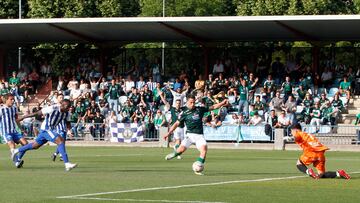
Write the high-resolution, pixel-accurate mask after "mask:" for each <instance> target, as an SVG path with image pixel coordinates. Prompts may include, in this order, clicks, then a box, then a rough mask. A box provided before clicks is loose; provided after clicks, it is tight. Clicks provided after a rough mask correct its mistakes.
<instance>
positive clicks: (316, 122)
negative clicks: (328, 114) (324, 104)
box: [310, 102, 322, 130]
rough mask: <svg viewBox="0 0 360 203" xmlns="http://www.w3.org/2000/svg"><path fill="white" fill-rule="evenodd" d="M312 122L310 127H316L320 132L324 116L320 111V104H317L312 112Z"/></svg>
mask: <svg viewBox="0 0 360 203" xmlns="http://www.w3.org/2000/svg"><path fill="white" fill-rule="evenodd" d="M310 115H311V121H310V125H311V126H316V127H317V128H316V129H317V130H319V127H320V124H321V116H322V112H321V109H320V102H316V103H315V106H314V108H313V109H312V110H311V113H310Z"/></svg>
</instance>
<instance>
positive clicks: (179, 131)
mask: <svg viewBox="0 0 360 203" xmlns="http://www.w3.org/2000/svg"><path fill="white" fill-rule="evenodd" d="M164 95H165V94H164V93H160V98H161V101H162V102H163V103H164V104H165V106H166V109H167V110H168V111H170V113H171V121H170V125H174V124H175V122H176V121H177V120H178V118H179V116H180V114H181V112H182V110H183V109H184V108H182V107H181V100H180V99H177V100H176V101H175V107H173V106H171V105H170V103H169V102H168V101H166V99H165V96H164ZM184 127H185V126H184V124H181V123H180V125H179V126H178V127H177V128H176V129H175V131H174V134H173V138H174V140H175V145H174V151H176V150H177V148H179V147H180V143H181V141H182V140H184ZM177 158H178V159H181V156H177Z"/></svg>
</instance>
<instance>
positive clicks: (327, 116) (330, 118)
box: [321, 102, 338, 125]
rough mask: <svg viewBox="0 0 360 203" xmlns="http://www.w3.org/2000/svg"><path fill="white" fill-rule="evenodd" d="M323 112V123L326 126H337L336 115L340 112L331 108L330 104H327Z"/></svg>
mask: <svg viewBox="0 0 360 203" xmlns="http://www.w3.org/2000/svg"><path fill="white" fill-rule="evenodd" d="M321 110H322V123H323V124H324V125H326V124H328V123H330V124H331V125H335V124H336V118H335V116H334V115H335V114H337V112H338V110H337V109H335V108H334V107H333V106H331V103H330V102H326V104H325V107H324V108H322V109H321Z"/></svg>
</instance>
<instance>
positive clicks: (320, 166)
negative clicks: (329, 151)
mask: <svg viewBox="0 0 360 203" xmlns="http://www.w3.org/2000/svg"><path fill="white" fill-rule="evenodd" d="M324 153H325V152H324V151H322V152H304V154H303V155H301V157H300V161H301V162H302V163H303V164H305V165H306V166H308V165H310V164H313V166H314V167H315V168H316V170H317V171H318V173H319V174H322V173H325V155H324Z"/></svg>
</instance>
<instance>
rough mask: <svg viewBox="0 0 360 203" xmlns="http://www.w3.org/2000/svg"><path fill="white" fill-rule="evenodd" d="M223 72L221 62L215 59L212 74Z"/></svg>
mask: <svg viewBox="0 0 360 203" xmlns="http://www.w3.org/2000/svg"><path fill="white" fill-rule="evenodd" d="M223 72H224V64H222V63H221V61H220V60H219V59H217V60H216V63H215V64H214V67H213V74H218V73H223Z"/></svg>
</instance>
